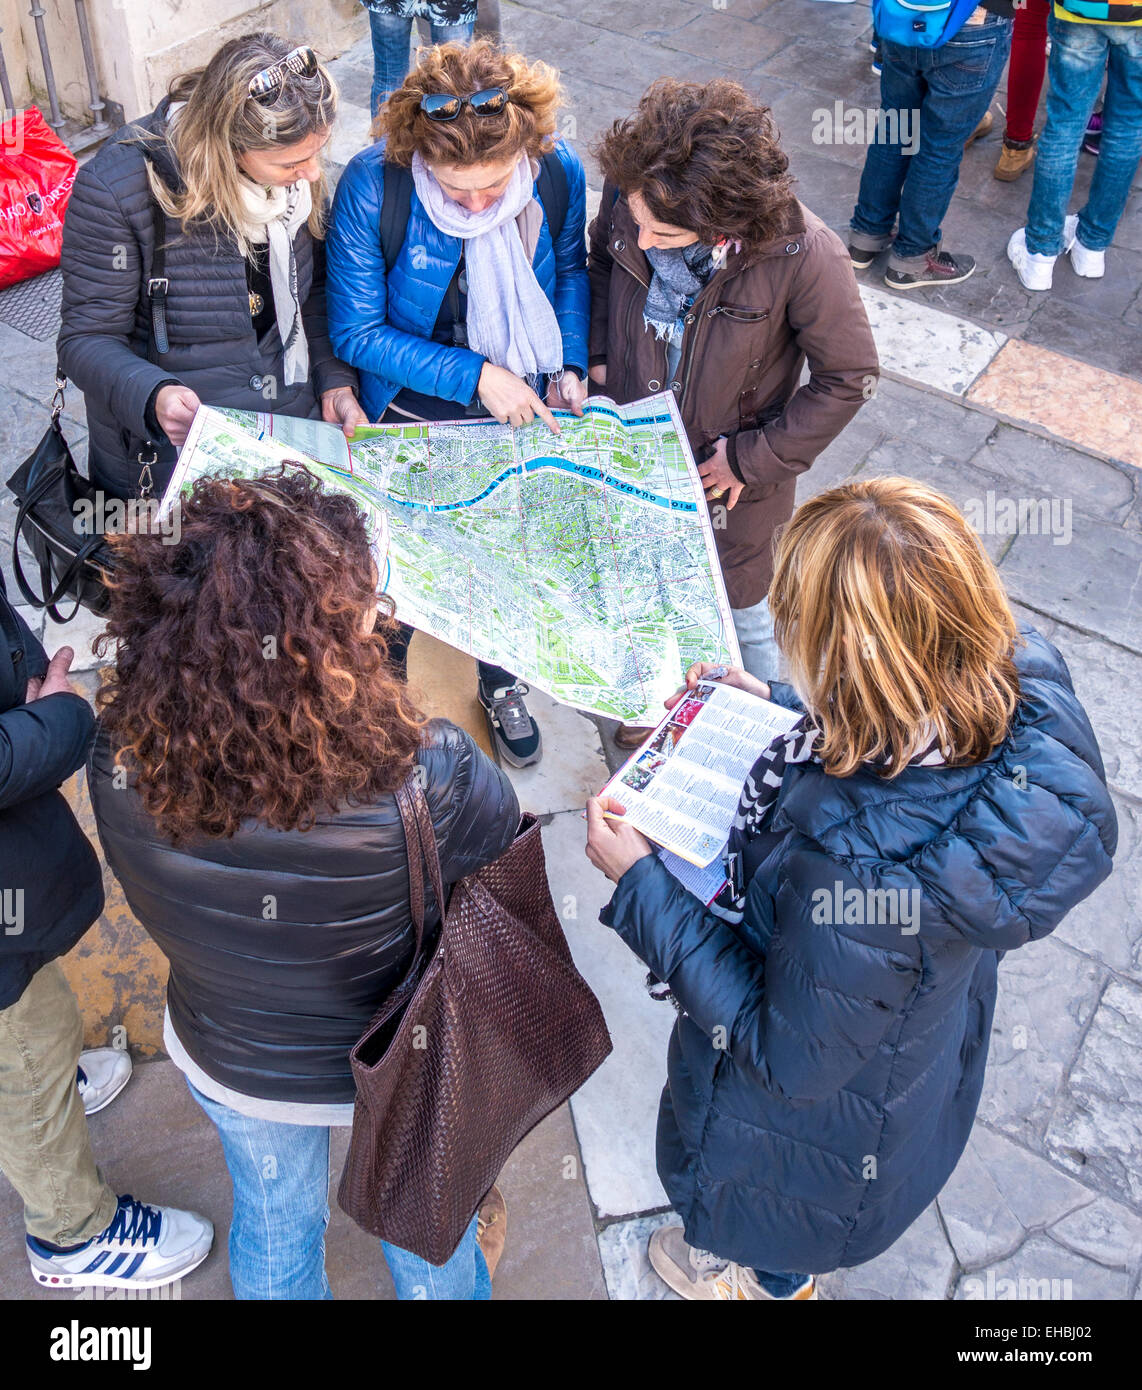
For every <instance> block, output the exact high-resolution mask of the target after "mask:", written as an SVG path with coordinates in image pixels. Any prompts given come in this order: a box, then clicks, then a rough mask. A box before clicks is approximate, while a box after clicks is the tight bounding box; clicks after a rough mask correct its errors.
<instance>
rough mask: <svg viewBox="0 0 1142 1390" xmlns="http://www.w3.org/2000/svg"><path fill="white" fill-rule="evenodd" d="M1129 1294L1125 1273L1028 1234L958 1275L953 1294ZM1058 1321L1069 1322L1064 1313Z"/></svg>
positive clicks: (1020, 1297) (1062, 1297) (1002, 1297)
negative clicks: (988, 1262) (1009, 1250)
mask: <svg viewBox="0 0 1142 1390" xmlns="http://www.w3.org/2000/svg"><path fill="white" fill-rule="evenodd" d="M1129 1294H1130V1276H1129V1274H1127V1273H1125V1272H1123V1271H1118V1270H1110V1269H1105V1268H1103V1266H1102V1265H1098V1264H1095V1263H1094V1262H1093V1261H1091V1260H1087V1259H1084V1258H1083V1257H1082V1256H1081V1255H1076V1254H1075V1253H1074V1252H1073V1251H1071V1250H1066V1249H1064V1248H1063V1247H1062V1246H1061V1245H1057V1244H1056V1243H1055V1242H1054V1241H1053V1240H1050V1239H1048V1237H1046V1236H1032V1237H1031V1238H1030V1239H1029V1240H1028V1241H1027V1242H1026V1243H1025V1244H1024V1245H1022V1246H1021V1247H1020V1248H1019V1250H1018V1251H1017V1252H1016V1253H1015V1254H1014V1255H1012V1257H1011V1258H1010V1259H1009V1260H1003V1261H1001V1262H1000V1263H999V1264H996V1265H992V1266H989V1268H988V1269H986V1270H983V1271H975V1272H973V1273H970V1274H963V1275H961V1276H960V1278H959V1280H958V1281H957V1283H956V1289H955V1293H954V1295H953V1297H954V1298H956V1299H957V1300H967V1301H972V1302H974V1301H979V1300H984V1301H987V1302H991V1301H993V1300H994V1301H999V1302H1007V1301H1012V1300H1016V1301H1020V1302H1023V1301H1027V1300H1034V1301H1036V1302H1042V1301H1044V1300H1046V1299H1050V1300H1057V1301H1066V1302H1071V1301H1079V1300H1082V1299H1088V1298H1091V1299H1123V1298H1127V1297H1128V1296H1129ZM1060 1320H1061V1321H1073V1319H1070V1318H1069V1317H1068V1315H1066V1314H1062V1315H1061V1319H1060ZM1001 1355H1002V1353H1001Z"/></svg>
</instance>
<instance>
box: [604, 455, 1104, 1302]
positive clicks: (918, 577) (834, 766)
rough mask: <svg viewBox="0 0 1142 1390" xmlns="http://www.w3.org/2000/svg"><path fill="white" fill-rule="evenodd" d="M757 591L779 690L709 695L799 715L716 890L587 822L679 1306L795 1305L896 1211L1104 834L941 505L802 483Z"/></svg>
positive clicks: (903, 1212)
mask: <svg viewBox="0 0 1142 1390" xmlns="http://www.w3.org/2000/svg"><path fill="white" fill-rule="evenodd" d="M769 597H770V602H771V604H772V607H773V615H774V623H775V631H776V637H777V642H778V645H779V647H780V648H781V651H782V652H783V653H784V655H785V657H786V660H787V661H788V664H789V669H790V672H791V678H792V686H785V685H779V684H774V685H772V686H768V685H765V684H764V683H763V682H761V681H759V680H756V679H754V678H753V677H752V676H749V675H747V674H746V673H745V672H743V671H740V670H734V671H731V672H730V673H729V675H728V676H727V677H726V679H727V680H728V681H729V682H730V683H732V684H734V685H736V686H739V687H740V688H742V689H744V690H750V691H753V692H755V693H756V694H758V695H762V696H768V697H769V698H771V699H773V700H776V701H778V702H779V703H781V704H783V705H787V706H788V707H790V708H792V709H800V710H802V711H804V714H803V718H802V719H801V720H800V721H799V723H798V724H797V725H796V726H795V728H794V729H793V730H792V731H791V733H789V734H788V735H786V736H783V737H781V738H780V739H778V740H776V741H775V742H774V743H773V744H772V745H771V746H770V747H769V748H767V749H766V750H765V751H764V753H763V754H762V756H761V757H760V758H759V759H758V761H757V763H756V765H755V766H754V768H753V770H752V771H751V773H750V775H749V777H748V778H747V780H746V783H745V786H744V788H743V789H742V794H741V800H740V803H739V808H738V814H737V818H736V820H735V824H734V829H733V831H732V834H731V841H730V851H731V853H733V854H734V855H736V856H738V857H739V860H740V864H741V870H742V873H741V879H740V882H741V883H742V884H744V889H743V891H742V892H741V894H740V896H738V897H737V898H733V897H728V898H726V899H725V900H724V901H722V900H719V901H718V903H716V904H715V906H716V907H718V909H719V910H718V911H717V912H716V913H714V912H711V911H709V910H707V909H706V908H705V907H704V906H703V904H702V903H701V902H700V901H699V900H698V899H697V898H695V897H694V896H693V895H691V894H690V893H688V892H686V891H685V890H684V889H683V888H682V887H681V885H680V884H679V883H678V882H677V880H675V879H674V878H673V877H672V876H671V875H670V874H669V873H668V872H667V870H666V869H665V867H664V866H663V864H662V863H661V861H660V860H659V859H658V858H657V857H655V856H654V855H652V854H651V852H650V846H649V844H648V843H647V842H646V840H644V839H643V838H642V836H641V835H639V834H638V832H637V831H635V830H634V829H633V828H631V827H630V826H625V825H623V824H622V822H621V821H614V820H604V818H603V811H604V810H608V809H614V807H613V806H611V805H610V804H609V803H608V802H606V801H599V800H593V801H592V802H590V803H589V804H588V808H587V809H588V822H589V830H588V841H587V854H588V856H589V858H590V859H591V861H592V862H593V863H594V864H595V865H596V866H597V867H598V868H600V869H602V871H603V872H604V873H605V874H606V875H607V876H608V878H611V879H612V880H614V881H615V883H616V884H617V885H618V886H617V888H616V890H615V894H614V897H613V898H612V900H611V902H610V904H609V905H608V906H607V908H606V909H605V910H604V912H603V920H604V922H606V923H607V924H608V925H610V926H612V927H614V928H615V930H616V931H617V932H618V933H619V935H620V936H621V937H622V938H623V940H624V941H625V942H626V943H627V945H628V946H630V947H631V949H632V950H633V951H634V952H635V953H636V954H637V955H639V956H640V957H641V958H642V959H643V960H644V961H645V962H646V963H647V965H649V966H650V968H651V970H652V971H654V972H655V974H656V975H657V976H658V978H659V979H661V980H664V981H666V982H668V984H669V986H670V989H671V991H672V992H673V994H674V997H675V999H676V1000H677V1002H678V1004H679V1006H680V1008H681V1009H682V1010H684V1012H683V1013H681V1014H680V1016H679V1019H678V1021H677V1023H676V1025H675V1029H674V1034H673V1037H672V1038H671V1042H670V1051H669V1058H668V1075H669V1079H668V1083H667V1086H666V1089H665V1091H664V1092H663V1097H662V1106H661V1110H660V1113H659V1121H658V1171H659V1175H660V1177H661V1179H662V1182H663V1184H664V1186H665V1188H666V1191H667V1193H668V1194H669V1196H670V1199H671V1202H672V1203H673V1205H674V1207H675V1209H676V1211H677V1212H678V1214H679V1216H680V1217H681V1218H682V1223H683V1224H682V1226H681V1227H678V1226H666V1227H663V1228H662V1229H660V1230H658V1231H656V1232H655V1233H654V1235H653V1236H652V1238H651V1244H650V1258H651V1262H652V1264H653V1265H654V1268H655V1269H656V1270H657V1271H658V1273H659V1274H660V1275H661V1276H662V1278H663V1279H664V1280H665V1281H666V1283H667V1284H669V1285H670V1287H671V1288H673V1289H674V1290H676V1291H677V1292H678V1293H679V1294H681V1295H682V1296H683V1297H684V1298H691V1299H722V1298H744V1299H755V1300H763V1299H789V1300H800V1299H812V1298H815V1297H816V1296H817V1292H816V1280H815V1277H814V1276H816V1275H818V1274H821V1273H824V1272H826V1271H829V1270H833V1269H837V1268H839V1267H844V1266H849V1265H858V1264H862V1263H864V1262H865V1261H866V1260H871V1259H872V1258H873V1257H874V1256H876V1255H879V1254H880V1253H881V1252H882V1251H883V1250H885V1249H887V1248H888V1246H890V1245H891V1244H892V1243H893V1242H894V1241H895V1240H896V1239H897V1238H898V1237H899V1236H900V1235H901V1234H902V1233H903V1232H904V1231H905V1230H906V1229H907V1228H908V1226H910V1225H911V1224H912V1222H913V1221H915V1219H916V1218H917V1217H918V1216H919V1215H920V1213H921V1212H922V1211H923V1210H924V1208H925V1207H926V1206H927V1205H928V1204H929V1203H930V1202H931V1201H932V1199H933V1198H934V1197H935V1196H936V1195H937V1193H938V1192H939V1191H940V1189H941V1188H942V1187H943V1185H944V1183H945V1182H946V1181H947V1179H948V1177H949V1175H950V1174H951V1172H952V1170H953V1168H955V1166H956V1162H957V1160H958V1159H959V1157H960V1154H961V1152H962V1151H963V1148H964V1145H965V1144H966V1142H967V1138H968V1134H969V1133H970V1131H971V1127H972V1121H973V1119H974V1116H975V1110H976V1105H977V1103H978V1100H979V1094H980V1089H981V1087H982V1085H983V1073H984V1066H985V1063H986V1060H987V1046H988V1035H989V1032H990V1029H991V1019H992V1012H993V1009H994V1006H995V995H996V970H997V966H998V964H999V960H1000V957H1001V956H1002V954H1003V953H1004V952H1005V951H1010V950H1014V949H1015V948H1016V947H1019V946H1024V945H1026V944H1027V943H1028V942H1031V941H1035V940H1037V939H1039V938H1040V937H1043V936H1046V935H1047V934H1048V933H1049V932H1051V931H1053V930H1054V928H1055V927H1057V926H1058V924H1059V922H1060V921H1061V920H1062V918H1063V917H1064V916H1065V914H1066V913H1067V912H1068V911H1070V909H1071V908H1072V907H1074V905H1075V904H1076V903H1078V902H1080V901H1081V900H1082V899H1083V898H1085V897H1086V896H1087V895H1088V894H1089V893H1091V892H1092V891H1093V890H1094V889H1095V888H1096V887H1097V885H1098V884H1099V883H1100V882H1101V881H1102V880H1103V879H1104V878H1105V877H1106V876H1107V875H1108V874H1109V872H1110V868H1111V856H1112V855H1113V854H1114V850H1115V847H1116V841H1117V825H1116V821H1115V815H1114V809H1113V806H1112V804H1111V801H1110V797H1109V795H1108V793H1107V790H1106V785H1105V778H1104V775H1103V768H1102V760H1101V758H1100V756H1099V751H1098V747H1097V744H1096V743H1095V739H1094V735H1093V733H1092V732H1091V727H1090V724H1089V722H1088V720H1087V717H1086V715H1085V713H1084V712H1083V709H1082V706H1081V705H1080V704H1079V702H1078V700H1077V699H1076V698H1075V694H1074V690H1073V689H1072V687H1071V680H1070V676H1069V674H1068V672H1067V668H1066V665H1065V664H1064V662H1063V660H1062V658H1061V657H1060V655H1059V653H1058V652H1057V651H1056V650H1055V649H1054V648H1053V647H1052V646H1051V645H1050V643H1048V642H1047V641H1045V640H1044V638H1042V637H1041V636H1040V635H1039V634H1038V633H1037V632H1035V631H1034V630H1033V629H1030V628H1025V629H1023V630H1022V632H1019V633H1017V631H1016V625H1015V621H1014V618H1013V617H1012V613H1011V608H1010V606H1009V604H1008V601H1007V598H1006V596H1005V594H1004V591H1003V586H1002V584H1001V582H1000V580H999V576H998V574H997V573H996V571H995V568H994V566H993V565H992V563H991V561H990V560H989V559H988V557H987V555H986V554H985V552H984V551H983V549H982V547H981V546H980V544H979V542H978V540H977V539H976V537H975V535H974V533H973V532H972V531H971V530H970V529H969V528H968V526H967V523H966V522H965V521H964V519H963V517H962V516H961V515H960V514H959V512H958V511H957V510H956V508H955V507H954V506H953V505H952V503H951V502H950V501H949V500H948V499H947V498H946V497H944V496H942V495H941V494H940V493H938V492H935V491H934V490H933V489H931V488H929V487H926V486H924V485H923V484H921V483H916V482H912V481H911V480H909V479H906V478H880V479H870V480H869V481H866V482H859V483H849V484H846V485H844V486H843V487H838V488H834V489H832V490H831V491H829V492H825V493H822V494H821V495H820V496H818V497H816V498H814V499H813V500H812V501H810V502H807V503H806V504H805V505H804V506H803V507H801V508H800V510H799V511H797V512H796V513H795V514H794V517H793V520H792V521H791V522H790V523H789V525H788V527H787V528H786V530H785V531H784V533H783V534H782V536H781V539H780V542H779V545H778V550H777V563H776V570H775V574H774V578H773V584H772V587H771V589H770V591H769ZM708 669H709V668H708V667H707V666H705V665H704V664H703V665H700V666H697V667H694V668H692V669H691V671H690V672H689V673H688V675H687V686H688V687H690V686H693V685H694V683H695V681H696V680H697V679H698V677H699V676H701V675H702V674H703V673H704V672H705V671H706V670H708ZM682 693H683V692H679V694H678V695H675V696H673V697H672V699H671V700H668V701H667V704H668V705H670V704H672V703H673V702H674V701H676V700H677V699H679V698H680V696H681V694H682Z"/></svg>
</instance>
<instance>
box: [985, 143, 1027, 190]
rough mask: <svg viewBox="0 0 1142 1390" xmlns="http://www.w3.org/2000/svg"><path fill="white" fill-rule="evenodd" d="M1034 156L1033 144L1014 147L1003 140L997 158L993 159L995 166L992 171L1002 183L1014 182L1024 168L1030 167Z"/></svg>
mask: <svg viewBox="0 0 1142 1390" xmlns="http://www.w3.org/2000/svg"><path fill="white" fill-rule="evenodd" d="M1034 158H1035V146H1034V145H1033V144H1031V145H1028V146H1027V148H1026V149H1023V150H1020V149H1014V148H1013V147H1012V146H1011V145H1009V144H1008V143H1007V141H1006V140H1005V141H1004V142H1003V148H1002V149H1001V150H1000V151H999V158H998V159H997V160H996V161H995V168H994V170H993V171H992V173H993V175H994V177H995V178H997V179H1000V180H1002V182H1003V183H1014V182H1015V180H1016V179H1017V178H1018V177H1019V176H1020V174H1022V173H1023V171H1024V170H1025V169H1029V168H1030V167H1031V161H1032V160H1033V159H1034Z"/></svg>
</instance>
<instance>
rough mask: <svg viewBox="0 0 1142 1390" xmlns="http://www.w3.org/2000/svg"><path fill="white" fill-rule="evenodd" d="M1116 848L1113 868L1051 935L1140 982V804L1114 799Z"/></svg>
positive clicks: (1141, 918)
mask: <svg viewBox="0 0 1142 1390" xmlns="http://www.w3.org/2000/svg"><path fill="white" fill-rule="evenodd" d="M1114 809H1115V811H1116V813H1117V815H1118V852H1117V853H1116V854H1115V856H1114V872H1113V873H1112V874H1111V875H1110V877H1109V878H1108V879H1106V880H1104V882H1102V883H1101V884H1099V886H1098V887H1097V888H1096V889H1095V891H1094V892H1093V893H1092V894H1091V895H1090V897H1089V898H1085V899H1084V900H1083V901H1082V902H1081V903H1079V905H1078V906H1077V907H1076V908H1074V909H1072V911H1071V912H1069V913H1068V914H1067V917H1066V920H1065V921H1064V922H1063V923H1062V924H1061V925H1060V926H1059V927H1057V928H1056V930H1055V932H1054V936H1055V939H1056V940H1058V941H1062V942H1065V943H1066V944H1067V945H1068V946H1072V947H1074V949H1075V950H1077V951H1082V952H1083V953H1084V954H1086V955H1088V956H1090V957H1092V958H1093V959H1094V960H1098V961H1101V962H1102V964H1103V965H1105V966H1106V967H1107V968H1108V969H1110V970H1112V971H1113V972H1114V973H1115V974H1116V975H1119V976H1121V977H1122V978H1123V979H1127V980H1130V981H1132V982H1133V983H1134V984H1136V985H1142V806H1140V805H1139V803H1138V802H1137V801H1134V800H1126V799H1125V798H1124V797H1120V796H1116V797H1114Z"/></svg>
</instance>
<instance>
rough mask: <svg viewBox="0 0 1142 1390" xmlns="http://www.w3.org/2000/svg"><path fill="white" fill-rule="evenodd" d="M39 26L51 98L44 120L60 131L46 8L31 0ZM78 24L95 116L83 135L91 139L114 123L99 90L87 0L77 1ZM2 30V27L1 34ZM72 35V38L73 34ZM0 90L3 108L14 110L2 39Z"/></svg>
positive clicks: (61, 123)
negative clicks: (109, 118) (107, 114)
mask: <svg viewBox="0 0 1142 1390" xmlns="http://www.w3.org/2000/svg"><path fill="white" fill-rule="evenodd" d="M28 13H29V14H30V15H31V17H32V20H33V22H34V23H35V26H36V42H37V43H38V45H39V49H40V65H41V67H42V68H43V74H44V88H45V90H46V92H47V97H48V113H47V115H46V116H45V120H46V121H47V123H48V125H49V126H51V128H52V129H53V130H54V131H56V132H57V133H58V132H59V131H60V130H61V129H62V127H63V126H64V124H65V118H64V115H63V112H62V111H61V110H60V104H59V91H58V89H57V87H56V77H55V69H54V68H53V66H52V55H51V47H50V44H49V40H48V32H47V29H46V27H45V25H44V17H45V15H46V13H47V11H46V10H45V9H44V7H43V5H41V4H40V3H39V0H32V3H31V6H30V8H29V10H28ZM75 24H76V29H77V31H78V33H79V43H80V48H81V49H82V51H83V66H84V68H85V70H86V73H87V89H88V93H89V95H90V97H91V100H90V101H89V102H88V104H87V105H88V110H89V111H90V112H91V115H92V123H91V125H90V126H88V127H87V128H86V129H85V131H84V135H85V136H87V137H89V138H94V139H102V138H103V136H105V135H107V134H108V133H109V132H110V130H111V125H110V123H109V122H108V120H107V117H106V110H107V103H106V102H105V101H104V100H103V98H102V96H101V95H100V91H99V74H98V72H97V70H96V67H95V50H94V49H93V48H92V46H91V28H90V26H89V25H88V22H87V4H86V0H75ZM2 33H3V31H2V30H0V34H2ZM68 37H69V38H71V37H73V36H71V35H69V36H68ZM0 91H2V92H3V97H4V109H5V111H12V110H14V109H15V103H14V101H13V99H12V83H11V81H10V79H9V76H8V65H7V63H6V62H5V60H4V49H3V43H2V41H0Z"/></svg>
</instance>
